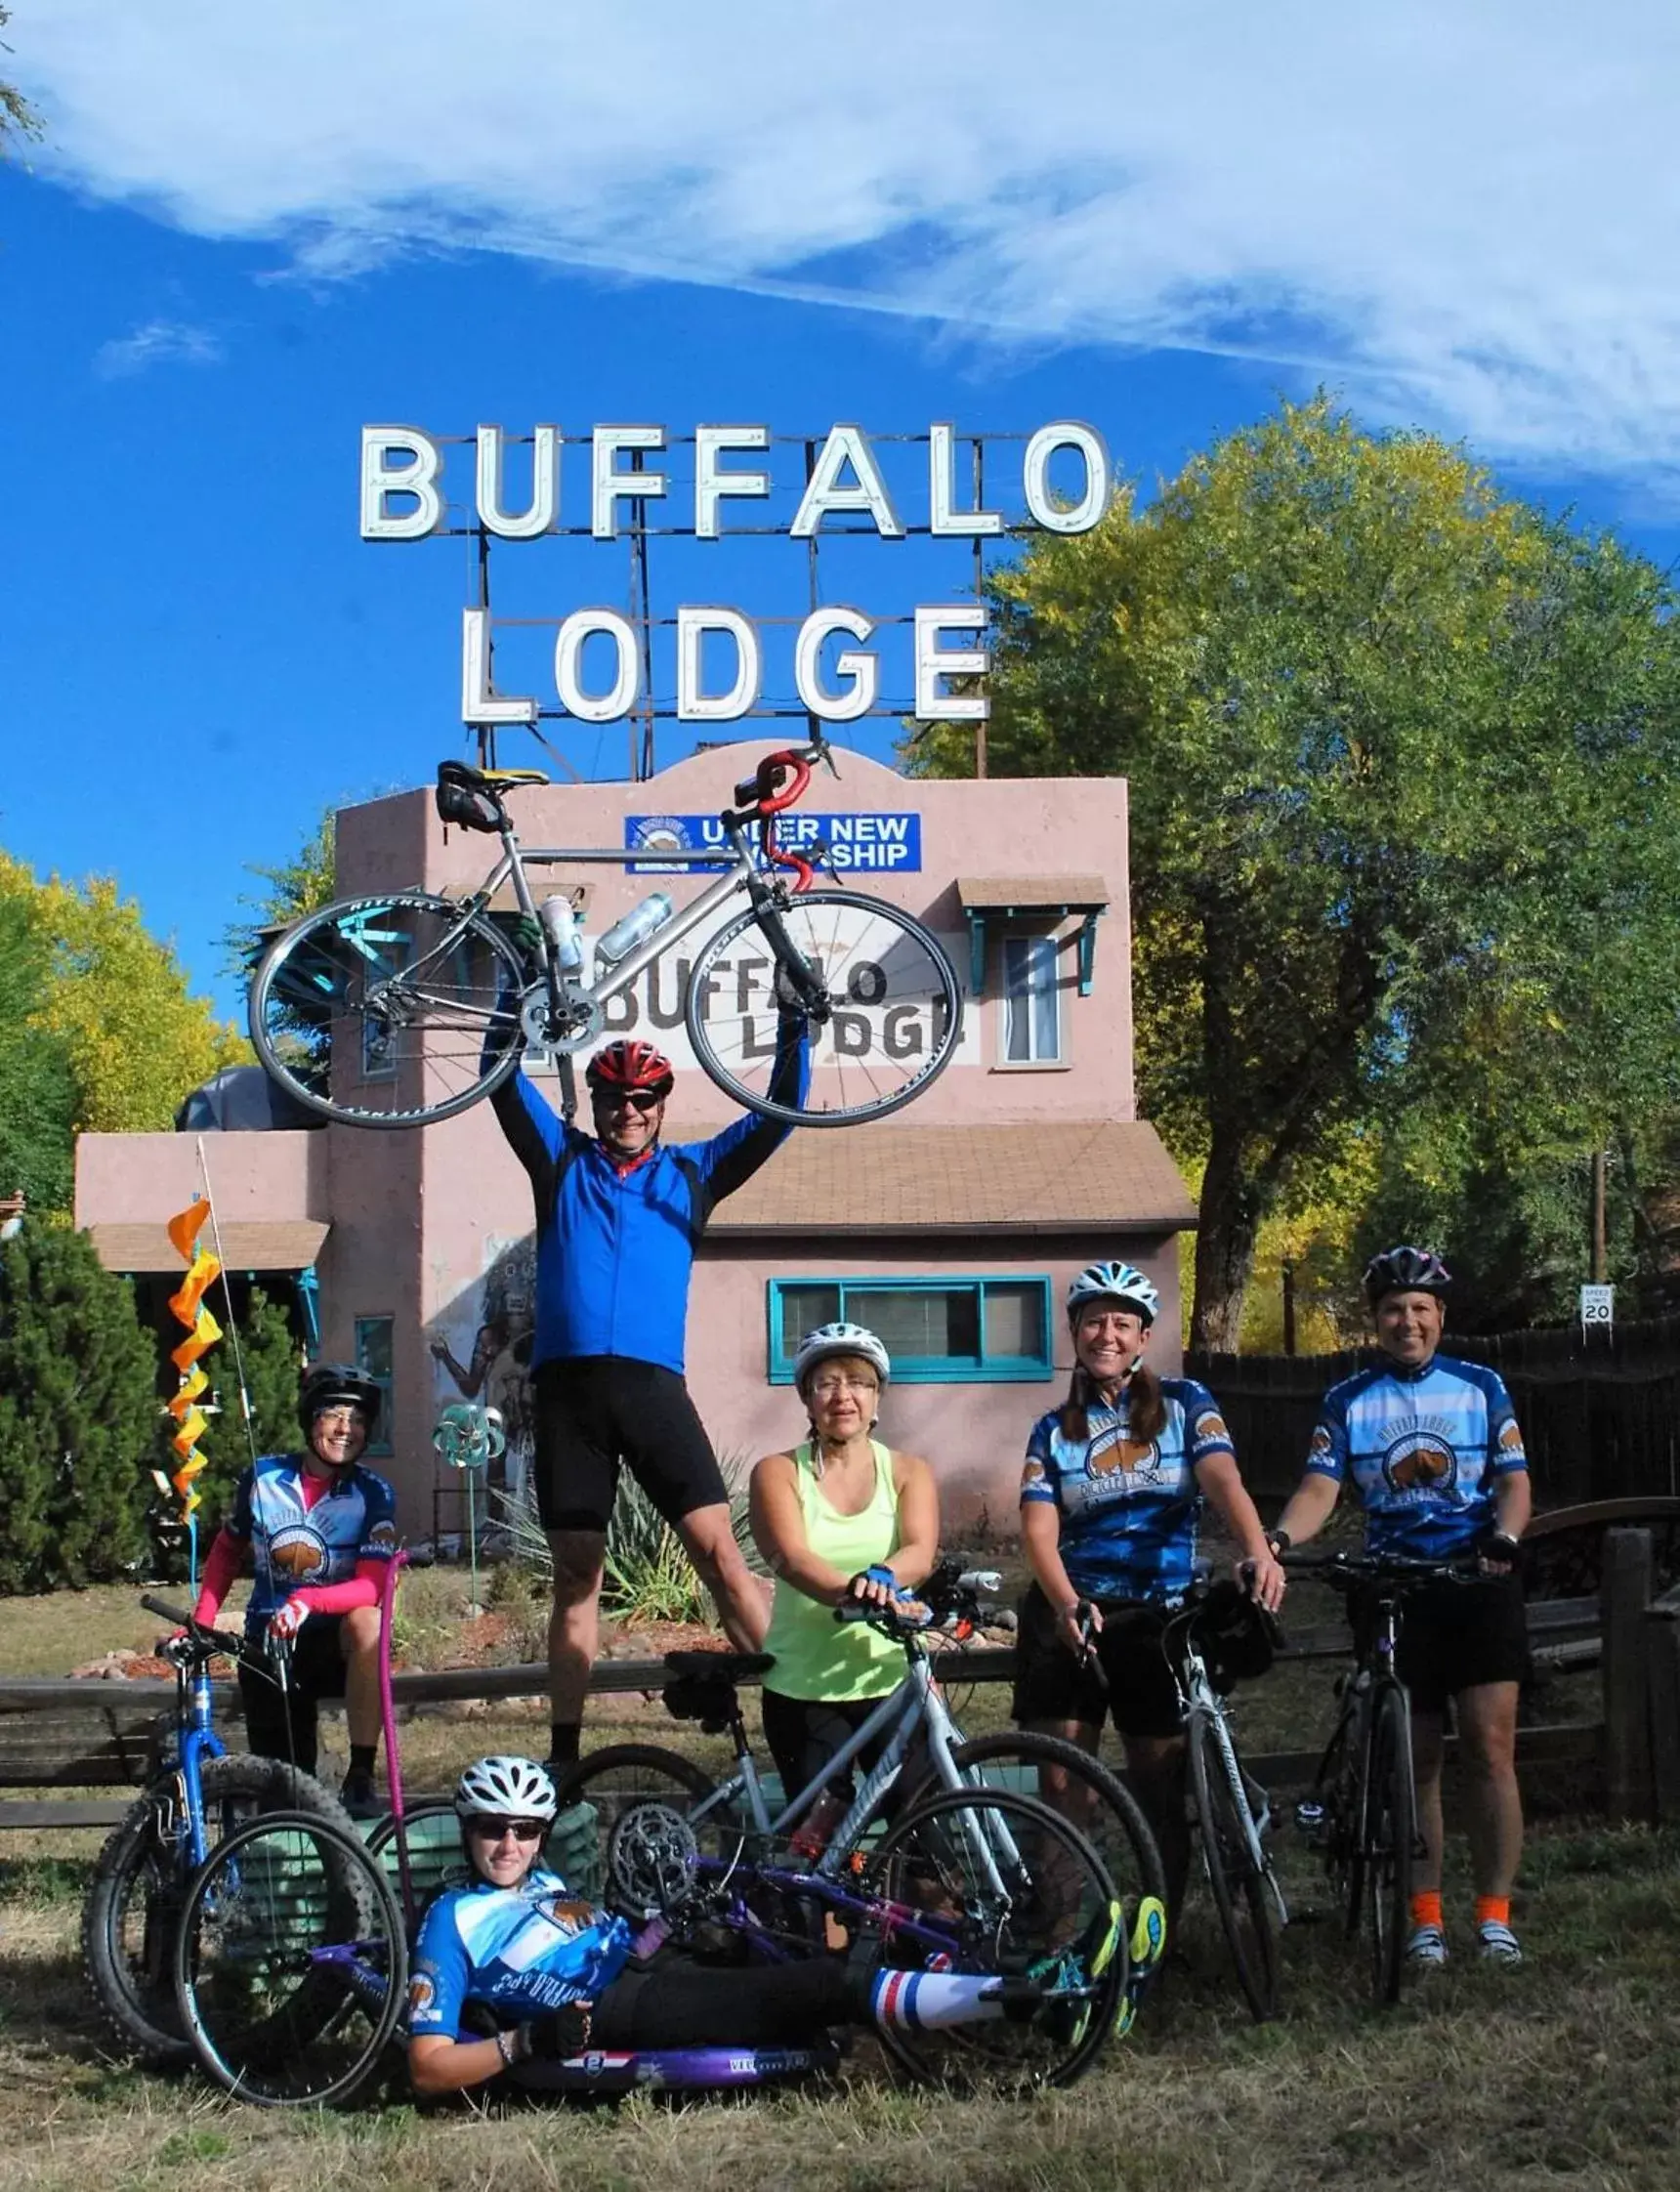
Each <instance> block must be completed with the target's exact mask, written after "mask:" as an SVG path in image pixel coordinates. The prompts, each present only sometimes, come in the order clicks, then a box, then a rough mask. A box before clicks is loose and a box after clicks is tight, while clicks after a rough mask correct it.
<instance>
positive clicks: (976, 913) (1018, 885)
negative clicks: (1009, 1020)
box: [956, 875, 1109, 997]
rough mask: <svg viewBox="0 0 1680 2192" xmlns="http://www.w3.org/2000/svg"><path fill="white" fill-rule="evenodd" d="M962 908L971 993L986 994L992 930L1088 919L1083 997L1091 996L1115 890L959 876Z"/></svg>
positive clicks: (1051, 879) (1086, 879)
mask: <svg viewBox="0 0 1680 2192" xmlns="http://www.w3.org/2000/svg"><path fill="white" fill-rule="evenodd" d="M956 895H957V903H958V904H959V905H960V906H961V907H962V909H963V913H964V915H965V916H966V918H967V921H968V948H969V988H970V989H971V990H972V991H973V993H974V994H975V996H976V997H983V996H985V994H986V924H987V920H992V921H1011V920H1023V919H1029V918H1036V919H1038V920H1041V921H1050V920H1057V921H1063V920H1067V919H1068V918H1069V916H1070V915H1071V914H1074V913H1082V914H1083V915H1084V916H1085V918H1084V920H1083V922H1082V923H1081V924H1080V927H1079V935H1078V946H1079V994H1080V996H1082V997H1088V996H1089V995H1090V994H1091V977H1092V974H1093V972H1094V970H1095V968H1096V963H1097V921H1098V918H1099V917H1100V916H1101V915H1102V914H1104V913H1106V912H1107V911H1108V908H1109V886H1108V884H1107V883H1105V882H1104V880H1103V878H1102V877H1101V876H1100V875H959V876H958V877H957V879H956Z"/></svg>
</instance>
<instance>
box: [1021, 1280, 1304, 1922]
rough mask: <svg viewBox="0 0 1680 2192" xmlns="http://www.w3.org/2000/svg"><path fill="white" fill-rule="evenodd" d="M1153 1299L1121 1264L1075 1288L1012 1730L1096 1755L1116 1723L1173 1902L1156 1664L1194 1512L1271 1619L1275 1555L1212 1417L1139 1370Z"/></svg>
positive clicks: (1164, 1668) (1163, 1695)
mask: <svg viewBox="0 0 1680 2192" xmlns="http://www.w3.org/2000/svg"><path fill="white" fill-rule="evenodd" d="M1158 1307H1159V1296H1158V1295H1157V1293H1156V1291H1155V1287H1154V1286H1153V1285H1152V1284H1151V1283H1150V1281H1149V1280H1148V1279H1147V1278H1145V1276H1144V1274H1143V1273H1142V1272H1141V1271H1138V1270H1136V1269H1134V1267H1133V1266H1132V1265H1130V1264H1128V1263H1120V1262H1108V1263H1094V1264H1091V1265H1090V1266H1089V1267H1088V1268H1087V1269H1086V1270H1084V1271H1082V1272H1080V1274H1079V1276H1078V1277H1077V1278H1076V1279H1075V1280H1074V1281H1073V1284H1072V1285H1071V1286H1070V1287H1069V1289H1068V1322H1069V1325H1070V1328H1071V1333H1072V1340H1073V1357H1074V1362H1073V1375H1072V1380H1071V1384H1070V1386H1069V1390H1068V1398H1067V1400H1066V1401H1065V1402H1064V1403H1063V1405H1062V1407H1061V1408H1059V1409H1054V1410H1052V1411H1051V1412H1050V1413H1049V1414H1048V1415H1045V1416H1042V1417H1040V1419H1039V1420H1038V1422H1036V1423H1035V1424H1034V1425H1033V1427H1032V1434H1031V1436H1030V1438H1029V1440H1028V1442H1027V1463H1026V1467H1025V1469H1024V1471H1023V1473H1022V1479H1021V1539H1022V1548H1023V1550H1024V1552H1025V1553H1026V1556H1027V1562H1028V1566H1029V1568H1030V1569H1031V1571H1032V1585H1031V1588H1030V1589H1029V1591H1028V1593H1027V1597H1026V1599H1025V1601H1024V1602H1023V1605H1022V1609H1021V1626H1020V1633H1019V1638H1018V1647H1017V1649H1018V1665H1019V1669H1020V1671H1019V1673H1018V1674H1017V1676H1016V1683H1015V1717H1016V1719H1017V1720H1018V1721H1019V1722H1021V1723H1022V1724H1023V1725H1024V1726H1026V1727H1029V1728H1032V1729H1035V1730H1037V1731H1039V1732H1041V1733H1043V1734H1046V1735H1056V1736H1062V1737H1064V1738H1065V1739H1067V1740H1068V1741H1070V1742H1073V1743H1077V1744H1079V1745H1080V1746H1082V1748H1083V1749H1087V1750H1091V1751H1095V1750H1096V1749H1097V1748H1098V1746H1099V1744H1100V1743H1101V1740H1102V1733H1103V1724H1104V1722H1105V1720H1106V1719H1107V1718H1108V1716H1109V1714H1110V1712H1113V1718H1114V1725H1115V1727H1116V1729H1117V1730H1118V1731H1119V1734H1120V1736H1121V1739H1122V1740H1123V1742H1124V1744H1125V1747H1126V1764H1127V1768H1128V1772H1129V1775H1130V1778H1131V1780H1132V1783H1133V1785H1134V1787H1135V1788H1136V1790H1137V1794H1138V1800H1139V1801H1140V1803H1142V1805H1143V1806H1144V1809H1145V1811H1146V1812H1147V1813H1148V1814H1149V1817H1150V1824H1151V1825H1152V1827H1153V1828H1154V1829H1155V1838H1156V1840H1157V1841H1158V1843H1159V1844H1160V1852H1161V1857H1162V1860H1163V1862H1164V1864H1165V1866H1166V1874H1167V1882H1168V1886H1169V1888H1170V1889H1171V1891H1172V1899H1173V1901H1174V1903H1175V1904H1176V1902H1177V1900H1178V1897H1179V1894H1180V1893H1181V1892H1182V1889H1183V1884H1184V1876H1185V1869H1186V1865H1187V1863H1188V1860H1189V1840H1188V1836H1187V1834H1186V1829H1185V1816H1184V1792H1183V1779H1184V1737H1183V1733H1182V1730H1181V1724H1180V1714H1179V1700H1178V1687H1177V1684H1176V1682H1175V1680H1174V1678H1173V1673H1172V1669H1171V1668H1170V1667H1169V1666H1168V1665H1167V1661H1166V1656H1165V1654H1164V1653H1163V1652H1162V1650H1161V1644H1160V1637H1161V1630H1162V1628H1163V1627H1164V1626H1165V1623H1166V1617H1167V1615H1168V1614H1169V1613H1170V1612H1171V1611H1172V1610H1173V1608H1175V1607H1176V1606H1178V1605H1179V1604H1180V1603H1181V1602H1182V1601H1183V1598H1184V1595H1185V1592H1186V1591H1187V1590H1188V1589H1189V1588H1190V1586H1191V1584H1192V1582H1193V1581H1194V1580H1195V1576H1196V1554H1197V1528H1198V1525H1199V1522H1200V1517H1201V1505H1202V1500H1203V1498H1204V1497H1205V1498H1207V1499H1209V1500H1211V1501H1212V1504H1213V1508H1214V1511H1215V1513H1216V1514H1217V1515H1218V1517H1219V1519H1220V1521H1221V1522H1222V1523H1223V1525H1224V1527H1225V1530H1226V1532H1227V1534H1228V1536H1229V1537H1230V1538H1231V1539H1233V1541H1234V1542H1235V1544H1236V1546H1237V1548H1238V1565H1239V1569H1243V1570H1245V1571H1247V1573H1246V1574H1245V1578H1244V1580H1245V1581H1246V1582H1247V1584H1248V1587H1249V1588H1250V1589H1251V1590H1252V1592H1253V1594H1254V1596H1255V1597H1256V1598H1257V1599H1258V1600H1259V1602H1260V1604H1261V1605H1262V1606H1264V1607H1265V1608H1266V1609H1267V1611H1268V1612H1271V1613H1275V1612H1276V1611H1277V1609H1278V1607H1279V1606H1280V1604H1281V1602H1282V1597H1283V1587H1284V1578H1283V1571H1282V1569H1281V1567H1280V1566H1279V1565H1278V1563H1277V1561H1276V1560H1275V1559H1274V1557H1273V1555H1272V1551H1271V1548H1270V1547H1269V1545H1268V1544H1267V1542H1266V1534H1265V1531H1264V1530H1263V1528H1262V1527H1261V1522H1260V1517H1259V1515H1258V1514H1257V1513H1256V1512H1255V1510H1254V1502H1253V1500H1252V1499H1250V1497H1249V1496H1248V1494H1247V1493H1246V1492H1245V1491H1244V1490H1243V1487H1242V1480H1241V1478H1240V1477H1239V1475H1238V1473H1237V1455H1236V1452H1235V1450H1234V1448H1233V1446H1232V1444H1231V1434H1230V1432H1229V1431H1228V1430H1227V1429H1226V1427H1225V1423H1224V1420H1223V1418H1222V1417H1221V1415H1220V1413H1219V1408H1218V1404H1217V1403H1216V1402H1215V1400H1214V1398H1213V1396H1212V1394H1211V1393H1209V1392H1208V1390H1207V1388H1206V1387H1205V1386H1204V1385H1198V1384H1197V1383H1196V1382H1195V1380H1194V1379H1192V1378H1187V1377H1173V1378H1161V1377H1157V1376H1156V1375H1155V1372H1154V1371H1153V1370H1150V1369H1149V1368H1148V1367H1147V1366H1146V1364H1145V1361H1144V1357H1145V1355H1146V1354H1147V1352H1148V1350H1149V1343H1150V1335H1151V1330H1152V1328H1153V1327H1154V1324H1155V1312H1156V1310H1157V1309H1158Z"/></svg>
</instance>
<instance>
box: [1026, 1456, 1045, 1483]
mask: <svg viewBox="0 0 1680 2192" xmlns="http://www.w3.org/2000/svg"><path fill="white" fill-rule="evenodd" d="M1021 1481H1022V1483H1023V1484H1024V1485H1028V1484H1042V1483H1043V1482H1044V1464H1043V1462H1042V1461H1029V1462H1028V1464H1027V1466H1026V1468H1025V1469H1023V1470H1022V1472H1021Z"/></svg>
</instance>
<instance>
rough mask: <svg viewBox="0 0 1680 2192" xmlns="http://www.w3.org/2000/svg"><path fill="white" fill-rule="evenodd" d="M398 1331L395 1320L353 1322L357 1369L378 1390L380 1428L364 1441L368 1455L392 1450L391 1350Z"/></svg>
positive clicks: (358, 1319)
mask: <svg viewBox="0 0 1680 2192" xmlns="http://www.w3.org/2000/svg"><path fill="white" fill-rule="evenodd" d="M396 1330H397V1320H396V1318H395V1317H358V1318H357V1320H356V1367H357V1370H360V1371H361V1373H362V1375H363V1376H364V1377H370V1378H371V1379H372V1380H373V1382H374V1384H375V1385H377V1386H378V1387H379V1396H380V1399H379V1428H378V1430H377V1431H375V1432H374V1434H373V1436H372V1438H370V1439H369V1440H368V1442H367V1452H368V1453H369V1454H389V1453H390V1452H391V1450H392V1439H391V1433H392V1419H391V1417H392V1403H391V1390H392V1376H391V1350H392V1342H393V1338H394V1336H395V1333H396Z"/></svg>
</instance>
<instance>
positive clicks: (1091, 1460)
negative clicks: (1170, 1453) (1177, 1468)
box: [1085, 1423, 1160, 1484]
mask: <svg viewBox="0 0 1680 2192" xmlns="http://www.w3.org/2000/svg"><path fill="white" fill-rule="evenodd" d="M1085 1465H1086V1467H1087V1468H1088V1469H1089V1470H1090V1472H1091V1474H1092V1476H1094V1477H1107V1476H1113V1473H1114V1472H1115V1470H1118V1471H1119V1472H1120V1473H1121V1474H1122V1475H1124V1476H1127V1477H1135V1478H1136V1479H1137V1480H1138V1482H1139V1483H1140V1484H1153V1483H1154V1482H1155V1478H1156V1477H1157V1476H1159V1474H1160V1448H1159V1447H1158V1446H1156V1444H1155V1441H1154V1439H1149V1440H1144V1441H1140V1440H1138V1439H1128V1438H1127V1437H1126V1435H1125V1433H1124V1431H1122V1430H1121V1428H1120V1426H1119V1425H1118V1424H1117V1423H1116V1424H1112V1425H1111V1426H1110V1428H1109V1429H1108V1430H1106V1431H1099V1432H1097V1434H1096V1435H1095V1437H1094V1438H1093V1439H1092V1441H1091V1444H1090V1447H1089V1449H1088V1458H1087V1460H1086V1464H1085Z"/></svg>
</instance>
